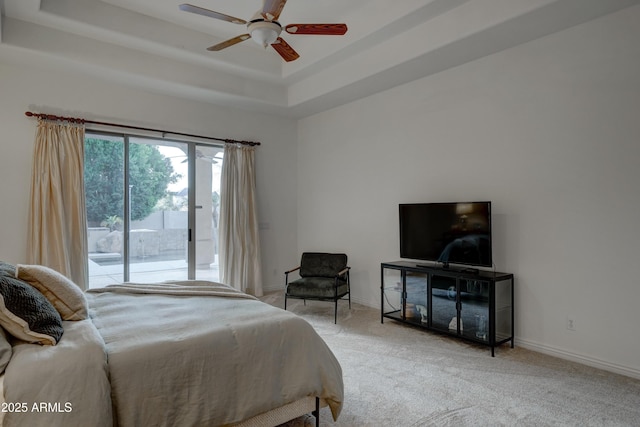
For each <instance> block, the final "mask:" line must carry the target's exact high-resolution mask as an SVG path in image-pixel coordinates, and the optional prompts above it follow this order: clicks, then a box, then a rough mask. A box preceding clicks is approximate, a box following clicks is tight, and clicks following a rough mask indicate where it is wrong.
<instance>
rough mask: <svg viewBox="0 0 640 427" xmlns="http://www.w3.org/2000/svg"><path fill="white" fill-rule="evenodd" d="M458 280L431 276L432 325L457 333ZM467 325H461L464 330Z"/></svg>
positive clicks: (435, 275)
mask: <svg viewBox="0 0 640 427" xmlns="http://www.w3.org/2000/svg"><path fill="white" fill-rule="evenodd" d="M456 294H457V280H456V278H455V277H448V276H439V275H437V274H434V275H432V276H431V313H432V315H431V326H432V327H433V328H435V329H440V330H442V331H446V332H451V333H456V332H457V330H458V311H457V308H456V302H457V301H456ZM464 326H465V325H461V329H462V330H464Z"/></svg>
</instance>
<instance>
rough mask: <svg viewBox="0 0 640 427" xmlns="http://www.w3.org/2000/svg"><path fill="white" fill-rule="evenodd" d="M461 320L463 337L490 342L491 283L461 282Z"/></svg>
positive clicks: (477, 281)
mask: <svg viewBox="0 0 640 427" xmlns="http://www.w3.org/2000/svg"><path fill="white" fill-rule="evenodd" d="M460 319H461V322H462V324H463V325H464V330H461V331H460V334H461V335H462V336H464V337H466V338H470V339H473V340H477V341H483V342H489V282H486V281H482V280H471V279H461V280H460Z"/></svg>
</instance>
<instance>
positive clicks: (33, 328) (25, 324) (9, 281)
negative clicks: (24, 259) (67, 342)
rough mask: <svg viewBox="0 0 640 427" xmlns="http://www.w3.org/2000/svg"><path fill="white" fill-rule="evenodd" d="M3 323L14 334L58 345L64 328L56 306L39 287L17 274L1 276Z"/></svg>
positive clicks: (42, 342)
mask: <svg viewBox="0 0 640 427" xmlns="http://www.w3.org/2000/svg"><path fill="white" fill-rule="evenodd" d="M0 326H2V327H3V328H4V329H5V331H7V332H8V333H9V334H10V335H13V336H14V337H16V338H18V339H20V340H23V341H26V342H30V343H36V344H43V345H56V344H57V343H58V341H60V338H61V337H62V334H63V332H64V329H63V328H62V319H61V318H60V314H59V313H58V311H57V310H56V309H55V308H54V307H53V305H52V304H51V303H50V302H49V301H48V300H47V298H45V296H44V295H42V294H41V293H40V292H39V291H38V290H37V289H36V288H34V287H33V286H31V285H29V284H28V283H25V282H23V281H22V280H18V279H16V278H15V277H7V276H2V275H0Z"/></svg>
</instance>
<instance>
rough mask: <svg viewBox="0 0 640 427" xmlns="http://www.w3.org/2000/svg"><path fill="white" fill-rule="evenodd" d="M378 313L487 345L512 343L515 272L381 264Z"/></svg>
mask: <svg viewBox="0 0 640 427" xmlns="http://www.w3.org/2000/svg"><path fill="white" fill-rule="evenodd" d="M380 283H381V286H380V290H381V292H380V293H381V305H380V307H381V316H380V322H381V323H384V319H385V318H387V319H393V320H395V321H398V322H402V323H406V324H410V325H413V326H418V327H420V328H424V329H427V330H432V331H436V332H441V333H444V334H447V335H451V336H455V337H457V338H461V339H465V340H468V341H472V342H475V343H478V344H482V345H486V346H489V347H491V356H495V347H497V346H499V345H502V344H504V343H506V342H509V341H510V342H511V348H513V347H514V342H513V340H514V310H513V300H514V298H513V289H514V276H513V274H511V273H499V272H495V271H484V270H476V269H451V268H449V269H444V268H441V267H439V266H429V265H416V264H415V263H411V262H407V261H394V262H384V263H382V264H381V266H380Z"/></svg>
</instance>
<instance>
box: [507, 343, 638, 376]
mask: <svg viewBox="0 0 640 427" xmlns="http://www.w3.org/2000/svg"><path fill="white" fill-rule="evenodd" d="M515 342H516V346H520V347H523V348H526V349H527V350H532V351H537V352H538V353H543V354H547V355H549V356H554V357H558V358H560V359H564V360H570V361H572V362H577V363H581V364H583V365H587V366H591V367H593V368H598V369H602V370H604V371H609V372H613V373H615V374H620V375H625V376H627V377H631V378H636V379H640V370H638V369H635V368H630V367H628V366H622V365H618V364H615V363H611V362H607V361H605V360H600V359H596V358H593V357H590V356H584V355H581V354H577V353H572V352H570V351H566V350H563V349H560V348H556V347H553V346H549V345H546V344H540V343H538V342H535V341H529V340H525V339H521V338H518V337H516V340H515Z"/></svg>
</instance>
